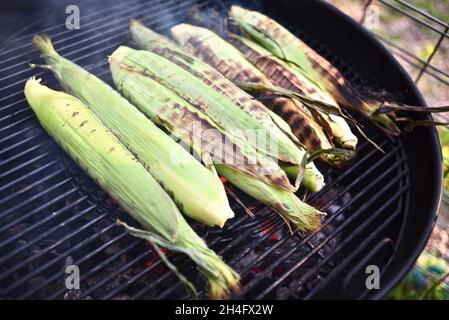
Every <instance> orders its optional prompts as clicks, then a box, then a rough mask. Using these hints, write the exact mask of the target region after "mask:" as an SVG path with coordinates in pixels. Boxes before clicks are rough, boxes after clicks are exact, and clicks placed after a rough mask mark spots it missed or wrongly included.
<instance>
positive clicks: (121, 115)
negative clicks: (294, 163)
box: [33, 36, 234, 227]
mask: <svg viewBox="0 0 449 320" xmlns="http://www.w3.org/2000/svg"><path fill="white" fill-rule="evenodd" d="M33 43H34V44H35V46H36V47H37V48H38V49H39V50H40V51H41V52H42V56H43V57H44V58H45V60H46V62H47V64H48V65H47V66H46V67H47V68H49V69H50V70H51V71H53V73H54V74H55V75H56V77H57V79H58V80H59V82H60V83H61V85H62V86H63V87H64V88H65V89H66V91H68V92H70V93H72V94H73V95H75V96H76V97H78V98H79V99H80V100H81V101H83V102H84V103H85V104H86V105H87V106H88V107H89V108H90V109H91V110H92V111H93V112H94V113H95V115H96V116H97V117H98V118H99V119H100V120H101V121H102V122H103V123H104V124H105V125H106V126H107V127H108V128H109V129H110V130H111V131H112V132H113V133H114V134H115V135H116V136H117V137H118V138H119V140H120V141H121V142H122V143H123V144H124V145H126V147H127V148H128V149H129V150H130V151H131V152H132V153H133V154H134V155H135V156H136V157H137V158H138V159H139V160H140V161H141V162H142V163H143V164H144V165H145V167H146V168H147V169H148V170H149V172H150V173H151V174H152V175H153V176H154V178H155V179H156V180H157V181H158V182H159V183H160V184H161V186H163V188H164V189H165V190H166V191H167V193H169V194H170V196H171V197H172V198H173V200H174V201H175V203H176V204H177V205H178V207H179V208H180V209H181V210H182V211H183V212H184V213H186V214H187V215H189V216H191V217H192V218H194V219H196V220H198V221H201V222H204V223H206V224H208V225H218V226H220V227H222V226H223V225H224V223H225V221H226V220H227V219H228V218H231V217H233V216H234V213H233V212H232V210H231V208H230V207H229V202H228V199H227V197H226V193H225V190H224V187H223V185H222V183H221V181H220V179H219V178H218V175H217V174H216V171H215V170H214V168H213V167H208V168H207V167H205V166H203V165H202V164H201V163H200V162H198V161H197V160H196V159H195V158H194V157H193V156H192V155H191V154H190V153H189V152H187V151H186V150H185V149H184V148H183V147H182V146H181V145H179V144H177V143H176V142H175V141H173V139H171V138H170V137H169V136H167V135H166V134H165V133H164V132H163V131H162V130H160V129H159V128H158V127H157V126H156V125H154V124H153V123H152V122H150V121H148V120H147V118H146V117H145V116H144V115H143V114H142V113H141V112H139V110H137V109H136V108H135V107H134V106H133V105H132V104H130V103H129V102H128V101H127V100H126V99H125V98H123V97H122V96H121V95H120V94H119V93H118V92H116V91H115V90H114V89H112V88H111V87H110V86H109V85H107V84H106V83H104V82H103V81H102V80H100V79H99V78H97V77H95V76H94V75H92V74H90V73H88V72H87V71H86V70H84V69H82V68H81V67H79V66H77V65H76V64H74V63H73V62H71V61H69V60H67V59H65V58H63V57H61V56H60V55H59V54H58V53H57V52H56V51H55V50H54V49H53V46H52V44H51V41H50V39H49V38H46V37H42V36H36V37H35V38H34V39H33Z"/></svg>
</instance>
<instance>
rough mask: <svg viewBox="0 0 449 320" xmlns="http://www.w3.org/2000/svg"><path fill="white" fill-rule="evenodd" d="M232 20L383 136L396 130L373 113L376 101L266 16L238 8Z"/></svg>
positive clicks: (233, 9)
mask: <svg viewBox="0 0 449 320" xmlns="http://www.w3.org/2000/svg"><path fill="white" fill-rule="evenodd" d="M229 17H230V18H231V20H232V21H234V22H235V23H237V25H238V26H239V27H240V28H241V29H242V31H243V32H244V33H245V34H247V35H248V36H249V37H250V38H251V39H253V40H255V41H256V42H257V43H259V44H260V45H262V46H263V47H265V48H266V49H267V50H268V51H270V53H271V54H273V55H275V56H276V57H278V58H280V59H283V60H285V61H286V62H287V63H288V64H289V65H290V66H291V67H293V68H296V69H297V70H298V71H299V72H300V73H301V74H302V75H303V76H304V77H306V78H307V79H309V80H310V81H311V82H313V83H314V84H315V85H316V86H318V87H320V88H322V89H324V90H327V91H328V92H329V93H330V94H332V95H333V97H334V98H335V99H336V100H337V102H338V103H339V104H340V105H341V106H344V107H347V108H351V109H354V110H356V111H358V112H361V113H362V114H364V115H365V116H367V117H368V118H370V119H372V120H373V121H374V122H375V124H377V126H378V127H380V128H381V129H383V130H384V131H386V132H387V133H390V134H394V135H397V134H399V129H398V128H397V127H396V125H395V123H394V122H393V120H392V119H390V117H389V116H387V115H385V114H376V113H375V111H376V110H377V109H378V108H379V106H380V105H381V103H380V102H378V101H375V100H371V99H366V98H364V97H363V96H362V95H361V94H360V93H359V92H358V91H357V90H356V89H355V88H354V87H353V86H352V85H351V84H350V83H349V82H348V81H347V80H346V79H345V78H344V77H343V75H342V74H341V73H340V72H339V71H338V69H337V68H335V67H334V66H333V65H332V64H331V63H330V62H329V61H328V60H326V59H325V58H323V57H322V56H320V55H319V54H318V53H316V52H315V51H314V50H313V49H312V48H310V47H309V46H307V45H306V44H305V43H304V42H302V41H301V40H300V39H298V38H297V37H296V36H295V35H294V34H292V33H291V32H290V31H288V30H287V29H286V28H284V27H283V26H281V25H280V24H279V23H277V22H276V21H274V20H272V19H270V18H269V17H267V16H265V15H263V14H261V13H259V12H256V11H251V10H246V9H243V8H241V7H239V6H232V7H231V10H230V12H229Z"/></svg>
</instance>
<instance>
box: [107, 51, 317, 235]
mask: <svg viewBox="0 0 449 320" xmlns="http://www.w3.org/2000/svg"><path fill="white" fill-rule="evenodd" d="M110 67H111V71H112V75H113V79H114V83H115V84H116V87H117V88H118V90H119V91H120V92H121V93H122V94H123V95H124V96H125V97H126V98H128V99H129V100H130V101H131V102H132V103H133V104H134V105H136V106H137V107H138V108H139V109H140V110H141V111H142V112H143V113H144V114H145V115H146V116H147V117H148V118H149V119H151V120H152V121H154V122H155V123H156V124H158V125H159V126H160V127H162V128H164V129H165V130H166V131H168V132H170V133H171V134H172V135H174V136H175V137H176V138H177V139H179V140H181V141H182V142H183V143H184V144H186V145H188V146H190V147H191V148H192V149H193V150H194V151H195V152H196V154H200V155H201V157H202V158H206V159H207V158H208V157H210V158H211V160H212V162H213V163H214V165H215V167H216V168H217V171H218V173H219V174H220V175H222V176H224V177H226V178H227V179H228V180H229V181H230V182H231V183H233V184H235V185H236V186H237V187H238V188H240V189H241V190H242V191H244V192H246V193H248V194H249V195H251V196H252V197H253V198H255V199H257V200H259V201H260V202H262V203H265V204H267V205H269V206H271V207H272V208H274V209H275V210H276V211H277V212H278V213H279V214H280V215H281V216H282V217H283V218H284V219H285V220H287V221H289V222H291V223H292V224H293V225H294V227H296V228H298V229H299V230H302V231H309V230H315V229H316V228H318V226H319V216H320V212H319V211H317V210H315V209H314V208H312V207H310V206H309V205H307V204H305V203H303V202H301V201H300V200H299V199H298V198H297V197H296V196H295V195H294V194H293V193H292V192H289V191H285V190H282V189H283V188H280V186H282V185H283V184H285V183H287V184H288V180H287V181H285V180H284V176H285V173H284V172H283V171H282V170H280V168H279V167H278V166H277V165H275V166H274V165H273V164H274V162H273V163H272V162H271V161H269V159H266V158H265V157H262V156H261V155H260V154H257V153H256V152H255V150H253V149H252V148H251V147H250V146H248V145H246V146H244V145H242V144H241V143H240V142H239V141H234V143H232V138H228V137H227V136H226V132H225V131H224V130H222V128H221V127H220V126H218V125H217V124H216V123H215V122H214V121H213V120H212V119H211V118H209V117H208V116H207V115H205V114H203V113H202V112H201V111H199V110H197V109H196V108H195V107H194V106H192V105H191V104H190V103H189V102H187V101H186V100H185V99H183V98H181V97H179V96H178V95H176V94H175V93H174V92H173V91H172V90H170V89H168V88H166V87H164V86H163V85H161V84H160V83H158V82H157V81H155V80H153V79H152V78H151V77H148V76H146V75H144V74H140V73H137V72H133V71H130V70H129V69H128V68H123V67H122V66H121V63H120V62H119V61H118V60H117V59H114V57H113V56H112V57H111V59H110ZM210 138H212V139H210ZM229 160H230V161H229ZM235 160H241V161H237V162H236V161H235ZM306 172H308V170H306ZM295 174H297V172H296V173H295ZM284 189H285V188H284Z"/></svg>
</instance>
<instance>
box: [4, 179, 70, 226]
mask: <svg viewBox="0 0 449 320" xmlns="http://www.w3.org/2000/svg"><path fill="white" fill-rule="evenodd" d="M71 180H72V178H66V179H64V180H62V181H61V182H58V183H56V184H54V185H53V186H51V187H50V188H48V189H46V190H43V191H41V192H39V193H37V194H36V195H33V196H32V197H30V198H28V199H27V200H25V201H23V202H21V203H20V204H18V205H16V206H13V207H10V208H8V210H5V211H3V213H2V214H1V215H0V219H3V218H4V217H6V216H8V215H9V214H10V213H12V212H17V211H19V209H20V208H22V207H24V206H26V205H28V204H30V203H31V202H33V201H35V200H37V199H38V198H40V197H42V196H44V195H46V194H48V193H50V192H51V191H53V190H55V189H57V188H59V187H60V186H62V185H64V184H66V183H67V182H69V181H71Z"/></svg>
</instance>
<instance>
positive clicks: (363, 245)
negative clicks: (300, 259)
mask: <svg viewBox="0 0 449 320" xmlns="http://www.w3.org/2000/svg"><path fill="white" fill-rule="evenodd" d="M408 188H409V186H407V187H403V188H401V190H402V191H406V190H407V189H408ZM400 213H401V212H400V210H395V211H394V212H393V213H392V214H391V215H389V216H388V217H387V218H386V220H385V221H384V222H383V223H382V224H381V225H380V226H379V229H376V230H375V231H374V232H373V233H371V234H370V235H369V237H368V238H366V239H365V240H364V241H362V242H361V243H360V245H359V246H358V247H357V248H356V249H355V250H354V251H353V252H352V253H351V254H349V255H348V256H347V257H346V258H345V259H344V260H343V261H342V262H341V263H339V265H338V266H337V267H336V268H335V269H334V270H333V271H332V272H333V273H335V272H337V271H339V270H341V269H343V268H344V267H345V266H346V265H347V264H348V263H349V262H350V261H351V259H352V258H353V257H355V256H356V255H357V254H359V253H360V252H361V251H362V250H363V249H365V248H366V246H367V245H368V243H369V241H370V240H372V239H374V238H376V237H377V236H378V235H379V234H380V233H381V232H382V231H383V230H384V229H385V228H386V227H387V226H388V225H389V224H391V223H392V222H393V220H394V219H396V218H397V217H398V215H399V214H400ZM304 277H305V276H304ZM302 279H303V278H301V280H302ZM301 280H300V281H301ZM320 287H321V286H320V285H318V286H316V287H315V288H314V289H313V290H311V291H310V292H309V293H308V294H307V296H306V297H305V299H309V298H311V297H312V295H313V294H314V293H315V292H316V291H318V290H319V289H320Z"/></svg>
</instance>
